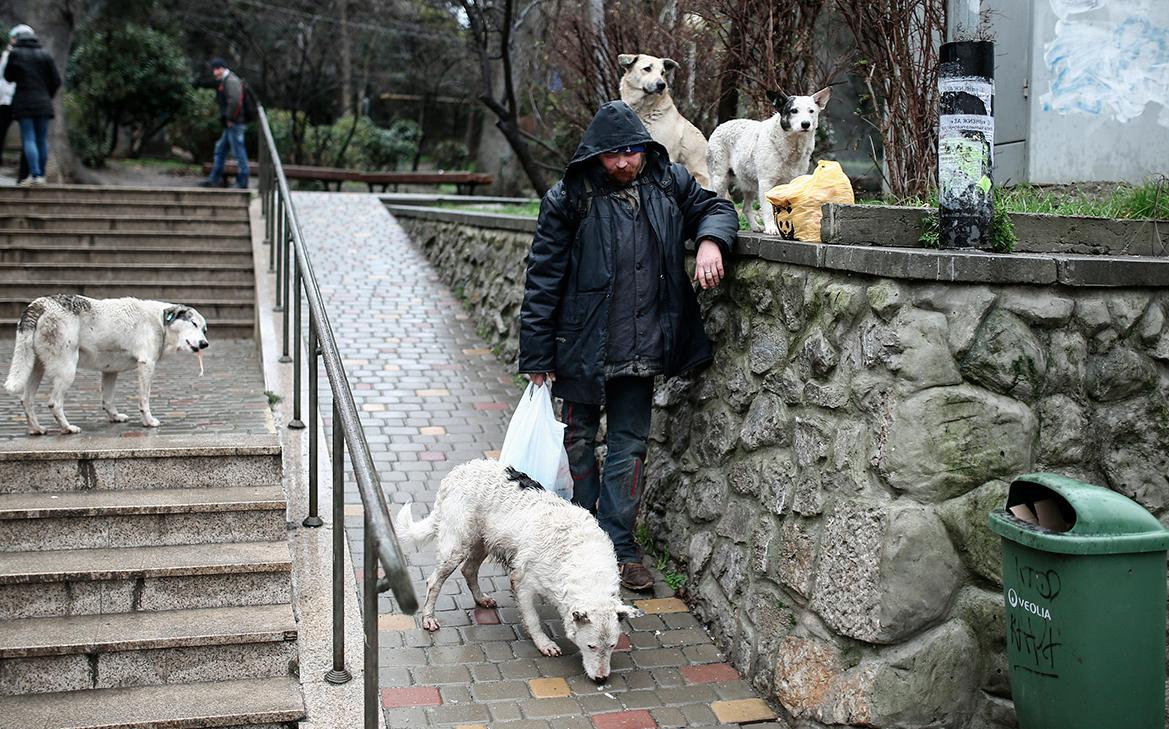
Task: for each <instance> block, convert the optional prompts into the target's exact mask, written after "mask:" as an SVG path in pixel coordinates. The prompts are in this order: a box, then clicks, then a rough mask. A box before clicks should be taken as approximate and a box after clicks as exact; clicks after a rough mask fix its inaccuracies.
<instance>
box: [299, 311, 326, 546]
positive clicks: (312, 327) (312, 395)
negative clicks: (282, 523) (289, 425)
mask: <svg viewBox="0 0 1169 729" xmlns="http://www.w3.org/2000/svg"><path fill="white" fill-rule="evenodd" d="M318 356H320V352H318V351H317V320H316V318H315V317H314V316H313V313H312V312H311V311H310V312H309V314H308V422H309V431H308V516H306V517H305V518H304V521H302V522H301V525H302V526H306V527H319V526H320V525H321V524H324V522H323V521H321V517H320V516H319V515H318V513H317V512H318V497H317V493H318V491H319V489H318V488H317V463H318V456H317V357H318Z"/></svg>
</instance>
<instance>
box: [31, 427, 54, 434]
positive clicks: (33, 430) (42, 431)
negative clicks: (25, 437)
mask: <svg viewBox="0 0 1169 729" xmlns="http://www.w3.org/2000/svg"><path fill="white" fill-rule="evenodd" d="M48 432H49V431H47V430H45V429H44V428H42V427H41V426H39V425H38V426H37V427H35V428H32V427H30V428H29V429H28V434H29V435H44V434H45V433H48Z"/></svg>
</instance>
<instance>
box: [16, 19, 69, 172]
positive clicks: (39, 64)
mask: <svg viewBox="0 0 1169 729" xmlns="http://www.w3.org/2000/svg"><path fill="white" fill-rule="evenodd" d="M8 37H9V39H10V42H11V44H12V47H11V49H10V50H9V52H8V62H7V63H6V64H5V65H4V79H5V80H6V81H10V82H12V83H14V84H16V90H15V92H14V93H13V95H12V104H11V114H12V118H13V119H15V120H16V123H17V125H18V126H19V127H20V144H21V147H22V148H23V151H24V159H25V160H27V162H28V177H27V178H25V179H23V180H21V182H20V184H21V185H43V184H45V167H46V163H47V162H48V159H49V120H51V119H52V118H53V96H55V95H56V93H57V89H59V88H61V74H60V73H58V71H57V63H56V62H55V61H54V60H53V57H52V56H51V55H49V52H48V51H46V50H45V49H44V48H41V44H40V41H38V40H37V36H36V32H35V31H33V29H32V28H30V27H29V26H27V25H23V24H21V25H17V26H14V27H13V28H12V30H11V31H9V33H8Z"/></svg>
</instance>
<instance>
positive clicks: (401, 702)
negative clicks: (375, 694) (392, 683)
mask: <svg viewBox="0 0 1169 729" xmlns="http://www.w3.org/2000/svg"><path fill="white" fill-rule="evenodd" d="M441 703H442V697H441V696H440V695H439V693H438V689H437V688H435V687H433V686H414V687H410V688H387V689H382V706H384V707H386V708H387V709H398V708H401V707H403V706H437V705H439V704H441Z"/></svg>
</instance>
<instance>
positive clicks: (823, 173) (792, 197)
mask: <svg viewBox="0 0 1169 729" xmlns="http://www.w3.org/2000/svg"><path fill="white" fill-rule="evenodd" d="M767 199H768V201H770V202H771V205H772V207H773V208H774V212H775V223H776V225H778V226H779V233H780V235H782V236H783V237H784V238H787V239H789V240H806V241H815V242H817V243H819V242H820V218H822V217H823V213H822V212H821V210H820V206H822V205H824V204H825V203H848V204H850V205H851V204H852V203H853V202H855V201H856V200H855V198H854V197H853V194H852V183H851V182H850V181H849V179H848V175H846V174H844V170H842V169H840V163H839V162H832V161H830V160H820V161H819V162H817V163H816V170H815V171H814V172H813V173H812V174H810V175H800V176H799V177H797V178H796V179H794V180H792V181H791V182H789V183H787V184H786V185H776V186H775V187H773V188H771V189H770V190H768V191H767Z"/></svg>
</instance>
